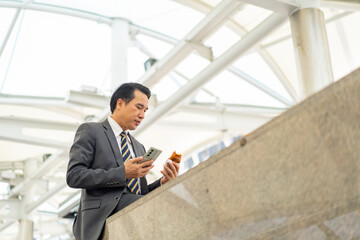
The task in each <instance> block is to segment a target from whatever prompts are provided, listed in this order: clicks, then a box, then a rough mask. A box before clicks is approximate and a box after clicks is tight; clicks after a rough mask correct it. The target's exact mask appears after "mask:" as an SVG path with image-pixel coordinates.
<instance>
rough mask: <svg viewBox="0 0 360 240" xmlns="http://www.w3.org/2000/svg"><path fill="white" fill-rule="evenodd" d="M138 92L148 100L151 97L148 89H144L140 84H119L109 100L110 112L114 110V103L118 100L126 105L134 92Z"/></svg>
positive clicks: (132, 97)
mask: <svg viewBox="0 0 360 240" xmlns="http://www.w3.org/2000/svg"><path fill="white" fill-rule="evenodd" d="M136 89H137V90H139V91H141V92H142V93H144V94H145V95H146V96H147V97H148V99H149V98H150V96H151V92H150V89H149V88H147V87H145V86H144V85H141V84H140V83H133V82H131V83H124V84H121V85H120V87H118V89H116V91H115V92H114V93H113V95H112V96H111V100H110V110H111V112H112V113H113V112H114V109H115V108H116V102H117V100H118V99H122V100H123V101H124V102H125V104H128V103H129V102H130V101H131V100H133V99H134V97H135V95H134V91H135V90H136Z"/></svg>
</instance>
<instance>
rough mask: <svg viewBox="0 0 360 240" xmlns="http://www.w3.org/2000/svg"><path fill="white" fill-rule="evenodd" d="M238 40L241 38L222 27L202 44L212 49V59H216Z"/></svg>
mask: <svg viewBox="0 0 360 240" xmlns="http://www.w3.org/2000/svg"><path fill="white" fill-rule="evenodd" d="M240 39H241V37H240V36H239V35H238V34H236V33H234V32H233V31H231V30H230V29H229V28H227V27H222V28H220V29H219V30H218V31H217V32H215V33H214V34H213V35H212V36H210V37H209V38H208V39H207V40H206V41H205V42H204V45H205V46H208V47H211V48H212V51H213V55H214V58H216V57H219V56H220V55H221V54H223V53H224V52H225V51H226V50H228V49H229V48H230V47H231V46H233V45H234V44H235V43H236V42H238V41H239V40H240Z"/></svg>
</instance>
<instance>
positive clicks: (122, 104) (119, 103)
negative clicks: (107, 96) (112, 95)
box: [116, 98, 125, 109]
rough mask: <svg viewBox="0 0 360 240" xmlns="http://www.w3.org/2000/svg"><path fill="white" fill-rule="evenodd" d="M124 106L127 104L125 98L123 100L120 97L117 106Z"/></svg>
mask: <svg viewBox="0 0 360 240" xmlns="http://www.w3.org/2000/svg"><path fill="white" fill-rule="evenodd" d="M123 106H125V102H124V100H122V99H121V98H119V99H118V100H117V101H116V108H119V109H120V108H122V107H123Z"/></svg>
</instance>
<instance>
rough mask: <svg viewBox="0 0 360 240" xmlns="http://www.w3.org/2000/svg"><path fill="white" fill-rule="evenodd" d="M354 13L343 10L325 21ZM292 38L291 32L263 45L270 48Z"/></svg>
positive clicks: (335, 19)
mask: <svg viewBox="0 0 360 240" xmlns="http://www.w3.org/2000/svg"><path fill="white" fill-rule="evenodd" d="M352 13H353V12H342V13H339V14H337V15H335V16H332V17H330V18H328V19H326V20H325V22H326V24H328V23H331V22H334V21H337V20H339V19H341V18H343V17H346V16H348V15H350V14H352ZM290 38H291V33H289V34H288V35H286V36H283V37H281V38H278V39H276V40H274V41H271V42H268V43H266V44H264V45H262V47H263V48H268V47H271V46H273V45H276V44H279V43H281V42H283V41H286V40H288V39H290Z"/></svg>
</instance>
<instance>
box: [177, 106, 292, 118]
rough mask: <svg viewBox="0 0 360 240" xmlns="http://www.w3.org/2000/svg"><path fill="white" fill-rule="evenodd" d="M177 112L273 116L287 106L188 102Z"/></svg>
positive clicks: (284, 109)
mask: <svg viewBox="0 0 360 240" xmlns="http://www.w3.org/2000/svg"><path fill="white" fill-rule="evenodd" d="M177 110H179V112H185V113H195V114H204V115H211V116H217V115H219V114H222V113H225V114H232V115H236V116H244V115H247V116H260V117H261V116H263V117H270V118H273V117H275V116H277V115H279V114H281V113H283V112H284V111H286V110H287V108H272V107H259V106H248V105H239V104H223V105H222V106H221V107H219V108H217V107H214V105H213V104H198V103H196V104H194V103H192V104H188V105H182V106H179V107H178V108H177Z"/></svg>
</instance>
